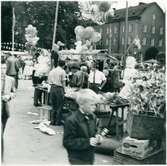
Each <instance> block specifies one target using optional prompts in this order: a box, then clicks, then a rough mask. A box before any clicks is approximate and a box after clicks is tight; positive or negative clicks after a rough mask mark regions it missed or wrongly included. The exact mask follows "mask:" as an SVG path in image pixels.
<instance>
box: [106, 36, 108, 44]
mask: <svg viewBox="0 0 167 166" xmlns="http://www.w3.org/2000/svg"><path fill="white" fill-rule="evenodd" d="M106 46H108V38H107V39H106Z"/></svg>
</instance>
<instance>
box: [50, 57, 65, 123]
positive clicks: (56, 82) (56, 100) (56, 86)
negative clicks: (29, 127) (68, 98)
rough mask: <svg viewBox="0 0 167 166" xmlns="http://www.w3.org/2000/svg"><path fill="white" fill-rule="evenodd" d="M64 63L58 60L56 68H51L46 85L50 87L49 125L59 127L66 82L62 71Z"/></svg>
mask: <svg viewBox="0 0 167 166" xmlns="http://www.w3.org/2000/svg"><path fill="white" fill-rule="evenodd" d="M64 66H65V62H64V61H62V60H60V61H59V62H58V66H57V67H56V68H53V69H52V70H51V71H50V72H49V75H48V83H49V84H50V85H51V89H50V102H51V105H52V111H51V124H52V125H61V119H62V107H63V103H64V88H65V81H66V72H65V70H64Z"/></svg>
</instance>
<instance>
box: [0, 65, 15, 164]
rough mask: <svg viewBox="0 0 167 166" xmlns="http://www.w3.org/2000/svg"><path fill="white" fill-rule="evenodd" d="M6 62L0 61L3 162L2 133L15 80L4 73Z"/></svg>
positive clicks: (8, 114) (12, 95) (7, 116)
mask: <svg viewBox="0 0 167 166" xmlns="http://www.w3.org/2000/svg"><path fill="white" fill-rule="evenodd" d="M5 73H6V64H5V62H1V159H2V162H3V152H4V143H3V142H4V140H3V135H4V131H5V127H6V123H7V120H8V118H9V116H10V113H9V101H10V100H11V99H12V98H13V97H14V96H15V95H14V93H11V92H15V80H14V78H13V77H11V76H7V75H6V74H5Z"/></svg>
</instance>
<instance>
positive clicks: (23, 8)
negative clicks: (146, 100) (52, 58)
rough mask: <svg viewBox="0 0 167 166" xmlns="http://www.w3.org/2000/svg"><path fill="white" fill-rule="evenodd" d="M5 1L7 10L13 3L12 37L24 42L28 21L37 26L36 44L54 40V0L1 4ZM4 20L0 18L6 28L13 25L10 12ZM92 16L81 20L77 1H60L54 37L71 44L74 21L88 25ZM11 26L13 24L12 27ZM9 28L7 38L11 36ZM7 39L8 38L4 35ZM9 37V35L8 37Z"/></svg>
mask: <svg viewBox="0 0 167 166" xmlns="http://www.w3.org/2000/svg"><path fill="white" fill-rule="evenodd" d="M7 3H8V8H6V9H5V10H7V9H8V10H7V11H6V12H9V11H11V12H12V7H15V16H16V26H15V41H16V42H20V43H25V42H26V40H25V37H24V35H25V28H26V27H27V25H29V24H31V25H33V26H34V27H36V28H37V30H38V34H37V35H38V36H39V38H40V40H39V41H38V45H37V46H39V47H43V48H51V47H52V40H53V30H54V20H55V10H56V4H57V2H56V1H27V2H26V1H17V2H12V3H10V2H4V6H6V5H7ZM8 15H9V14H8ZM8 17H9V18H10V19H8V21H7V23H6V22H5V19H3V18H2V21H3V28H2V31H3V32H6V33H5V34H8V32H9V30H8V32H7V31H5V29H6V27H7V25H9V24H10V26H8V27H10V28H11V25H12V14H10V15H9V16H8ZM92 23H93V22H92V21H91V20H87V21H85V20H83V19H82V17H81V13H80V8H79V5H78V2H77V1H59V9H58V23H57V31H56V39H55V41H56V42H57V41H61V42H63V43H65V44H66V47H67V48H70V47H71V45H72V44H74V41H75V33H74V29H75V27H76V26H77V25H83V26H90V25H93V24H92ZM11 29H12V28H11ZM11 29H10V35H9V36H10V38H11ZM7 40H9V39H7ZM9 41H11V39H10V40H9Z"/></svg>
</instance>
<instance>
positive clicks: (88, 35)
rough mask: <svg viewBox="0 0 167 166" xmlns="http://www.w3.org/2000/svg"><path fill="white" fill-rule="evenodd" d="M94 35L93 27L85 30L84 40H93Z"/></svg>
mask: <svg viewBox="0 0 167 166" xmlns="http://www.w3.org/2000/svg"><path fill="white" fill-rule="evenodd" d="M93 33H94V28H92V27H87V28H85V30H84V38H85V39H91V38H92V35H93Z"/></svg>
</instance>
